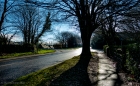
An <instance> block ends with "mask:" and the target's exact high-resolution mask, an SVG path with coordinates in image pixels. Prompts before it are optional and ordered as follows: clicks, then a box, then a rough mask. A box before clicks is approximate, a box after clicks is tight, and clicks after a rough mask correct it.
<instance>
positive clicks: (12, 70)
mask: <svg viewBox="0 0 140 86" xmlns="http://www.w3.org/2000/svg"><path fill="white" fill-rule="evenodd" d="M81 50H82V49H81V48H79V49H67V50H56V52H55V53H51V54H46V55H41V56H38V55H37V56H27V57H20V58H17V59H10V60H0V85H2V84H5V83H8V82H11V81H13V80H15V79H17V78H19V77H21V76H23V75H26V74H29V73H31V72H35V71H37V70H40V69H44V68H47V67H49V66H52V65H55V64H58V63H60V62H63V61H64V60H67V59H70V58H72V57H73V56H77V55H80V53H81Z"/></svg>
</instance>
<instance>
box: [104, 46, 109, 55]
mask: <svg viewBox="0 0 140 86" xmlns="http://www.w3.org/2000/svg"><path fill="white" fill-rule="evenodd" d="M107 48H109V46H108V45H104V46H103V50H104V52H105V53H107Z"/></svg>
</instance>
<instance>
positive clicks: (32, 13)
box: [14, 4, 51, 51]
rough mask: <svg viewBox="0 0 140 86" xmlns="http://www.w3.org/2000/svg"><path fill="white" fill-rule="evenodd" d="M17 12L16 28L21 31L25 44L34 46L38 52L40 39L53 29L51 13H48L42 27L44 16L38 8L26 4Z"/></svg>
mask: <svg viewBox="0 0 140 86" xmlns="http://www.w3.org/2000/svg"><path fill="white" fill-rule="evenodd" d="M16 10H18V12H17V13H16V14H15V16H16V17H15V19H16V20H15V21H14V22H15V26H16V27H17V29H18V30H19V31H21V33H22V35H23V40H24V43H26V44H32V45H34V50H35V51H36V44H37V43H38V41H39V39H40V37H41V36H42V35H43V34H44V33H45V32H46V31H48V30H50V28H51V21H50V13H48V15H47V16H46V20H45V23H44V25H42V23H43V21H42V19H41V18H42V16H41V15H40V13H39V11H38V9H37V8H36V7H33V6H31V5H29V4H26V5H24V6H20V7H19V8H17V9H16ZM41 25H42V26H41Z"/></svg>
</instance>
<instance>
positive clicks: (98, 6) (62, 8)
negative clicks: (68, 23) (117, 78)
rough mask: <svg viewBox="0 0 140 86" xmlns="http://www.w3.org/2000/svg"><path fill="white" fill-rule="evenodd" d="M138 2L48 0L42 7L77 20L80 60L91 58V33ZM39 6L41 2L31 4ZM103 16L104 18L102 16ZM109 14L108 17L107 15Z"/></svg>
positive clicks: (63, 16)
mask: <svg viewBox="0 0 140 86" xmlns="http://www.w3.org/2000/svg"><path fill="white" fill-rule="evenodd" d="M138 2H139V0H50V2H49V1H46V3H45V1H44V2H42V7H47V8H48V7H49V8H51V9H52V10H55V12H56V11H57V13H60V14H59V18H61V19H72V18H74V20H77V22H78V24H79V29H80V32H81V39H82V44H83V45H82V53H81V59H82V58H83V59H84V58H85V59H88V58H90V57H91V53H90V38H91V35H92V33H93V32H94V31H95V30H96V29H98V28H99V26H100V25H101V24H105V23H106V19H108V18H110V17H111V16H119V15H123V14H125V13H126V12H127V11H128V10H130V9H131V8H133V7H134V6H136V5H137V4H138ZM32 3H35V4H38V5H41V2H33V1H32ZM45 4H46V5H45ZM104 14H105V15H106V16H104ZM107 14H109V15H107Z"/></svg>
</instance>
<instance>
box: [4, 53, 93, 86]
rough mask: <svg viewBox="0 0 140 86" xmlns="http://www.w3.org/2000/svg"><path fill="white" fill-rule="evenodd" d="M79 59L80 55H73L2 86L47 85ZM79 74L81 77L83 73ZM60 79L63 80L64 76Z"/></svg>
mask: <svg viewBox="0 0 140 86" xmlns="http://www.w3.org/2000/svg"><path fill="white" fill-rule="evenodd" d="M92 55H94V53H92ZM79 59H80V56H75V57H73V58H72V59H69V60H66V61H64V62H62V63H59V64H56V65H54V66H51V67H48V68H46V69H42V70H39V71H37V72H33V73H30V74H28V75H25V76H22V77H20V78H18V79H16V80H15V81H13V82H11V83H9V84H6V85H4V86H49V85H50V84H51V83H52V81H54V80H55V79H57V78H58V77H61V75H62V74H63V73H65V72H66V71H68V70H70V69H71V68H73V67H75V65H76V64H77V63H78V62H79ZM78 71H79V70H78ZM73 72H74V71H73ZM75 72H76V71H75ZM79 72H80V71H79ZM67 75H69V74H67ZM70 76H71V74H70ZM80 76H81V78H82V77H83V76H84V75H80ZM61 79H62V81H63V80H64V78H61Z"/></svg>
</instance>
